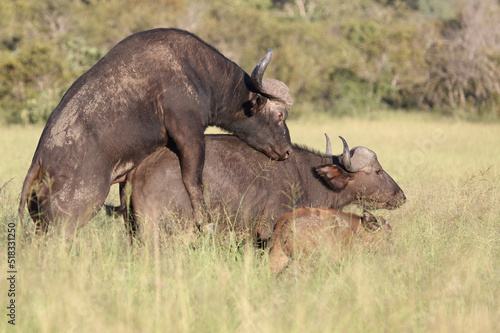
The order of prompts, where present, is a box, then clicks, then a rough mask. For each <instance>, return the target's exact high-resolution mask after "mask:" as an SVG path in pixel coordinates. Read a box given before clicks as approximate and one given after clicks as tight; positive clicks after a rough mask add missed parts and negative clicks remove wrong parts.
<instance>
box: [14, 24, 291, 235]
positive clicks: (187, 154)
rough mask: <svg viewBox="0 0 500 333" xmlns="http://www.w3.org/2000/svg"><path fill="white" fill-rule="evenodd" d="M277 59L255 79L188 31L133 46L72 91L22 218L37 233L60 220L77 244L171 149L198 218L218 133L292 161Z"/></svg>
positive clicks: (139, 38) (48, 138)
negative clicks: (106, 207)
mask: <svg viewBox="0 0 500 333" xmlns="http://www.w3.org/2000/svg"><path fill="white" fill-rule="evenodd" d="M271 56H272V52H270V51H269V52H268V54H267V55H266V56H265V57H264V58H263V59H262V60H261V61H260V62H259V63H258V64H257V66H256V67H255V69H254V71H253V72H252V75H251V76H249V75H247V74H246V73H245V72H244V71H243V70H242V69H241V68H240V67H238V65H236V64H235V63H233V62H232V61H230V60H228V59H227V58H225V57H224V56H223V55H222V54H220V53H219V52H218V51H217V50H215V49H214V48H213V47H211V46H210V45H208V44H206V43H204V42H203V41H201V40H200V39H199V38H198V37H196V36H194V35H192V34H190V33H188V32H186V31H182V30H176V29H156V30H150V31H145V32H140V33H137V34H134V35H132V36H130V37H128V38H126V39H124V40H123V41H121V42H120V43H118V44H117V45H116V46H115V47H114V48H113V49H111V50H110V51H109V53H108V54H106V55H105V56H104V57H103V58H102V59H101V60H100V61H99V62H97V64H95V65H94V66H93V67H92V68H91V69H90V70H89V71H88V72H86V73H85V74H83V75H82V76H81V77H80V78H79V79H78V80H76V81H75V83H73V85H72V86H71V87H70V88H69V90H68V91H67V92H66V94H65V95H64V96H63V98H62V100H61V102H60V103H59V105H58V106H57V107H56V108H55V109H54V111H53V112H52V114H51V115H50V117H49V120H48V122H47V125H46V126H45V129H44V131H43V133H42V136H41V138H40V141H39V143H38V147H37V149H36V151H35V155H34V157H33V162H32V164H31V167H30V169H29V171H28V174H27V176H26V179H25V181H24V184H23V189H22V194H21V201H20V207H19V214H20V216H21V219H22V214H23V206H24V205H25V204H26V203H28V209H29V212H30V215H31V217H32V218H33V220H34V221H35V223H36V226H37V229H40V228H41V229H42V230H46V229H47V226H48V225H49V223H51V222H56V223H55V226H56V227H57V231H58V233H65V235H66V237H71V236H72V235H73V233H74V231H75V230H76V228H77V226H81V225H83V224H85V223H86V222H87V221H88V220H89V219H90V218H91V217H92V216H94V214H95V213H96V212H97V211H98V209H99V208H100V207H101V205H102V204H103V202H104V200H105V198H106V196H107V194H108V192H109V188H110V185H111V184H113V183H118V182H121V181H123V180H124V177H125V175H126V174H127V173H128V172H129V171H130V170H132V169H133V168H134V167H135V166H136V165H138V164H139V162H141V160H142V159H143V158H145V157H146V156H148V155H149V154H151V153H153V152H154V151H156V150H157V149H159V148H160V147H163V146H165V145H166V144H167V143H168V144H173V145H175V147H176V149H177V150H178V153H179V158H180V162H181V165H182V184H183V185H182V186H183V191H184V193H186V194H188V195H189V200H188V201H187V202H183V203H184V204H188V205H189V206H190V208H192V209H194V211H195V212H197V215H199V214H200V212H201V211H202V209H201V203H202V200H201V199H202V194H201V175H202V170H203V165H204V155H205V139H204V135H203V133H204V129H205V128H206V127H207V126H209V125H215V126H219V127H221V128H223V129H226V130H228V131H230V132H233V133H234V134H235V135H236V136H237V137H239V138H240V139H241V140H243V141H244V142H245V143H248V144H250V145H251V146H252V147H254V148H256V149H257V150H259V151H262V152H264V153H265V154H266V155H268V156H270V157H271V158H273V159H286V158H287V157H288V156H289V155H290V153H291V151H292V149H291V143H290V137H289V133H288V129H287V127H286V125H285V119H286V118H287V116H288V112H289V109H290V106H291V104H292V102H291V97H290V94H289V91H288V88H287V87H286V86H285V85H284V84H283V83H281V82H279V81H277V80H273V79H263V78H262V76H263V74H264V71H265V69H266V67H267V65H268V63H269V61H270V60H271ZM179 174H181V169H179ZM165 184H166V186H169V185H168V183H165Z"/></svg>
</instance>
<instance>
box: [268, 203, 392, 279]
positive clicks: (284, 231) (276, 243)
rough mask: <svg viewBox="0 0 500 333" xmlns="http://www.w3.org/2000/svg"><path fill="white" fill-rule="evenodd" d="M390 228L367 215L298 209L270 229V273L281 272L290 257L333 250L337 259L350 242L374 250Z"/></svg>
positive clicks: (381, 219) (349, 246)
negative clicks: (271, 232) (271, 234)
mask: <svg viewBox="0 0 500 333" xmlns="http://www.w3.org/2000/svg"><path fill="white" fill-rule="evenodd" d="M391 231H392V228H391V226H390V224H388V223H387V222H386V221H385V219H383V218H382V217H375V216H373V215H372V214H371V213H369V212H368V211H366V210H365V211H364V212H363V216H358V215H356V214H350V213H344V212H341V211H339V210H337V209H318V208H309V207H300V208H297V209H295V210H293V211H291V212H288V213H286V214H285V215H283V216H282V217H281V218H280V219H279V220H278V222H277V223H276V227H275V229H274V233H273V236H272V238H271V248H270V250H269V261H270V265H271V272H273V273H277V272H279V271H281V270H282V269H283V268H284V267H285V266H286V265H287V264H288V262H289V261H290V259H291V258H292V257H294V256H301V255H305V256H307V255H309V254H311V253H313V252H314V251H321V250H322V249H323V250H325V247H328V248H329V249H328V250H333V251H334V253H335V254H337V255H339V256H341V255H342V254H343V253H344V252H345V251H346V250H349V249H350V248H352V245H353V242H357V243H360V244H361V246H363V247H364V248H366V247H368V248H375V247H376V246H377V245H379V243H381V242H384V241H388V240H390V236H391Z"/></svg>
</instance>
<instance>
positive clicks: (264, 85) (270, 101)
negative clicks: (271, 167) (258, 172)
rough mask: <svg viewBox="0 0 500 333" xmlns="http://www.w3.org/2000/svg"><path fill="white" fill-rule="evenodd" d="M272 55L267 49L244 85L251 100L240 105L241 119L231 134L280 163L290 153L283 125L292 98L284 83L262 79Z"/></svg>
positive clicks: (288, 141)
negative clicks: (241, 106)
mask: <svg viewBox="0 0 500 333" xmlns="http://www.w3.org/2000/svg"><path fill="white" fill-rule="evenodd" d="M272 56H273V53H272V51H271V50H268V53H267V55H266V56H265V57H264V58H262V60H261V61H259V63H258V64H257V66H255V68H254V70H253V72H252V75H251V77H250V79H249V82H247V86H248V87H249V90H250V99H249V100H248V101H246V102H244V104H243V110H244V115H243V116H242V118H244V119H241V120H242V121H241V125H240V126H236V127H235V128H234V130H233V132H234V135H236V136H237V137H239V138H240V139H241V140H243V141H245V142H246V143H248V144H249V145H250V146H252V147H253V148H255V149H257V150H259V151H261V152H263V153H265V154H266V155H267V156H269V157H271V158H272V159H276V160H283V159H287V158H288V157H289V156H290V155H291V153H292V144H291V141H290V133H289V131H288V127H287V126H286V123H285V121H286V119H287V118H288V112H289V111H290V108H291V106H292V97H291V95H290V91H289V90H288V87H287V86H286V85H285V84H284V83H283V82H281V81H278V80H275V79H263V75H264V71H265V70H266V68H267V65H268V64H269V62H270V61H271V58H272Z"/></svg>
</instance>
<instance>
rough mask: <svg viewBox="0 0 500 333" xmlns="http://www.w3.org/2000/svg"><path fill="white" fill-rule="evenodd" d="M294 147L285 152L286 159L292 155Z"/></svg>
mask: <svg viewBox="0 0 500 333" xmlns="http://www.w3.org/2000/svg"><path fill="white" fill-rule="evenodd" d="M292 152H293V150H292V148H289V149H288V150H287V151H286V152H285V157H284V158H283V159H284V160H286V159H287V158H289V157H290V156H291V155H292Z"/></svg>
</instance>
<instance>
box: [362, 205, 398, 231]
mask: <svg viewBox="0 0 500 333" xmlns="http://www.w3.org/2000/svg"><path fill="white" fill-rule="evenodd" d="M361 223H362V224H363V227H364V228H365V230H367V231H369V232H376V231H379V230H383V231H385V232H387V233H391V231H392V227H391V225H390V224H389V223H387V221H386V220H385V219H384V218H383V217H380V216H379V217H376V216H375V215H373V214H372V213H370V212H369V211H367V210H366V209H365V210H363V216H362V217H361Z"/></svg>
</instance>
